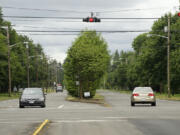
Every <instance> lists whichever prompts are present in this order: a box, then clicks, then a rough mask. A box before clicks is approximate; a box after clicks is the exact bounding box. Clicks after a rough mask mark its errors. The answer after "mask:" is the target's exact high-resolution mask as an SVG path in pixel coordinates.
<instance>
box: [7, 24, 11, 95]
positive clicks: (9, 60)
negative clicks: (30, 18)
mask: <svg viewBox="0 0 180 135" xmlns="http://www.w3.org/2000/svg"><path fill="white" fill-rule="evenodd" d="M6 30H7V43H8V76H9V89H8V93H9V96H10V97H11V58H10V49H11V48H10V41H9V28H8V27H7V29H6Z"/></svg>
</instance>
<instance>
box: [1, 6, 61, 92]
mask: <svg viewBox="0 0 180 135" xmlns="http://www.w3.org/2000/svg"><path fill="white" fill-rule="evenodd" d="M10 24H11V23H10V22H7V21H4V20H3V19H2V12H1V9H0V26H9V35H10V39H9V41H10V45H14V44H16V45H15V46H10V48H11V49H10V63H11V80H12V81H11V82H12V90H13V88H14V87H16V88H17V89H19V88H25V87H27V60H28V59H29V67H30V68H29V69H30V72H29V73H30V87H49V86H51V87H54V82H56V76H57V78H58V76H60V75H62V72H63V70H59V69H57V68H56V67H57V66H58V65H59V63H57V61H55V60H50V59H49V58H48V57H47V56H46V55H45V53H44V51H43V49H42V47H41V45H40V44H34V43H33V41H32V40H30V39H29V38H28V37H27V36H22V35H18V34H17V33H16V31H15V30H13V29H12V28H11V27H10ZM6 36H7V32H6V30H5V29H1V30H0V92H7V91H8V57H7V52H8V45H7V37H6ZM25 42H28V46H29V49H27V48H26V46H25ZM27 51H29V57H27ZM40 56H41V57H40ZM57 81H58V83H62V79H61V82H60V79H57Z"/></svg>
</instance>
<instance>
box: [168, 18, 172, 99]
mask: <svg viewBox="0 0 180 135" xmlns="http://www.w3.org/2000/svg"><path fill="white" fill-rule="evenodd" d="M167 55H168V56H167V83H168V84H167V85H168V98H170V97H171V85H170V15H168V47H167Z"/></svg>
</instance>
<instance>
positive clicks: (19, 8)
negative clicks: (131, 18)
mask: <svg viewBox="0 0 180 135" xmlns="http://www.w3.org/2000/svg"><path fill="white" fill-rule="evenodd" d="M2 8H4V9H16V10H30V11H32V10H34V11H50V12H67V13H90V12H92V11H77V10H57V9H40V8H22V7H12V6H5V7H2ZM167 8H169V7H154V8H136V9H120V10H117V11H108V10H107V11H94V12H95V13H116V12H131V11H144V10H159V9H167Z"/></svg>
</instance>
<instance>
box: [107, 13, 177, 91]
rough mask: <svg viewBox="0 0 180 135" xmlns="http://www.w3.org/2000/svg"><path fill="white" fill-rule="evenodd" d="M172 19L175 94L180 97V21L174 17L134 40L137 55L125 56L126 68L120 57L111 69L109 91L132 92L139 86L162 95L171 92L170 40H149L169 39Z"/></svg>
mask: <svg viewBox="0 0 180 135" xmlns="http://www.w3.org/2000/svg"><path fill="white" fill-rule="evenodd" d="M168 16H171V42H170V45H171V46H170V47H171V49H170V54H171V56H170V76H171V91H172V92H173V93H180V84H179V82H180V79H179V78H180V34H179V31H180V18H179V17H178V16H177V15H174V16H173V15H171V14H168V15H165V16H163V17H161V18H160V19H158V20H157V21H155V22H154V24H153V26H152V30H151V31H150V32H149V33H144V34H141V35H139V36H137V37H136V38H135V39H134V41H133V43H132V47H133V48H134V52H125V53H124V54H127V55H126V56H125V59H126V60H127V61H128V63H127V64H126V63H123V64H122V59H121V58H122V57H123V56H124V54H123V53H121V54H120V55H119V60H118V61H117V60H116V63H113V64H112V65H111V67H110V69H111V70H110V71H111V72H109V74H108V82H107V86H108V87H110V88H113V89H124V88H128V89H130V90H132V89H133V88H134V87H136V86H151V87H152V88H153V89H154V90H156V91H159V92H161V93H162V92H165V91H167V90H166V89H167V39H166V38H162V37H159V36H155V35H154V36H150V37H148V36H147V34H156V35H161V36H166V37H167V33H166V32H164V27H165V26H167V24H168ZM129 53H130V54H129ZM115 55H116V56H117V52H115V54H113V55H112V56H115ZM113 59H114V58H113ZM122 82H124V83H122Z"/></svg>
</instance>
